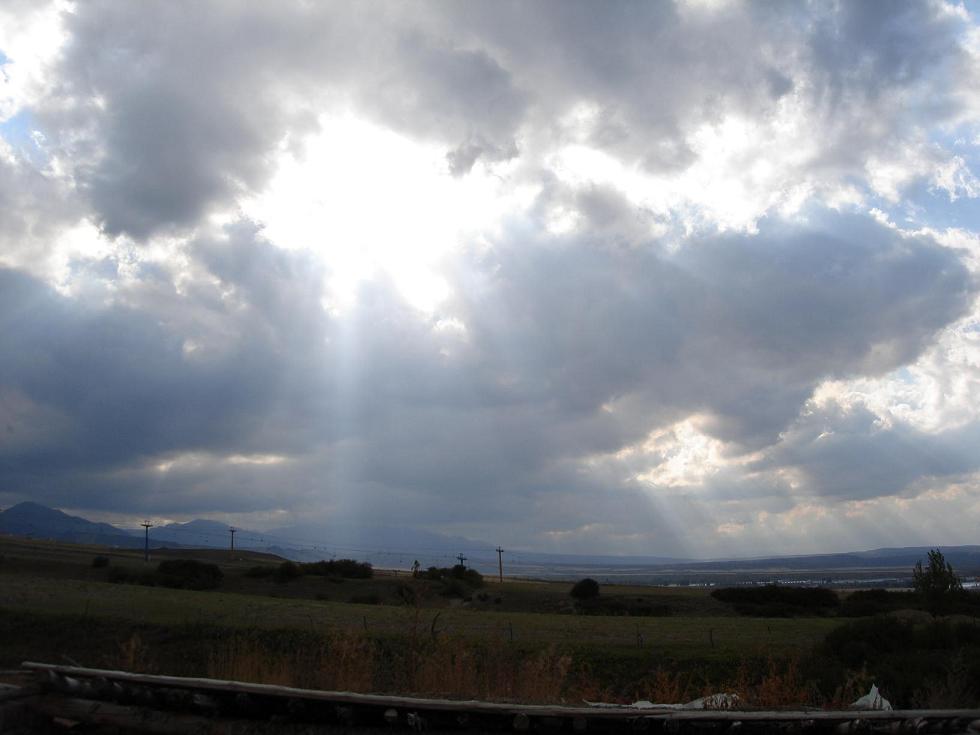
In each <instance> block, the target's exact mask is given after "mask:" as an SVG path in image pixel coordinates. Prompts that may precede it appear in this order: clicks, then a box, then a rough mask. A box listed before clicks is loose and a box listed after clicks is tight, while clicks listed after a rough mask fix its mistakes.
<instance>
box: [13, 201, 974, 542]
mask: <svg viewBox="0 0 980 735" xmlns="http://www.w3.org/2000/svg"><path fill="white" fill-rule="evenodd" d="M814 219H815V220H819V225H814V226H813V227H811V228H810V229H809V230H804V231H798V230H795V229H786V227H785V226H784V225H781V224H779V223H768V224H764V226H763V227H762V229H761V231H760V233H759V234H758V235H754V236H753V235H725V236H716V237H712V238H703V239H701V240H697V241H692V242H690V243H688V244H687V245H686V246H685V248H683V249H682V250H681V251H678V252H673V253H671V252H667V251H661V250H660V249H658V247H657V246H656V245H653V244H651V245H648V246H647V247H644V248H618V247H613V248H606V247H603V246H602V245H601V244H597V243H594V242H590V241H589V240H588V239H587V238H585V237H579V238H564V239H555V238H552V239H548V240H542V241H538V242H534V243H533V247H531V245H532V243H531V242H529V241H528V240H527V239H525V238H524V237H515V238H514V239H511V240H508V241H505V242H501V243H500V244H498V246H496V247H495V248H493V249H491V250H490V251H489V252H484V253H482V254H481V255H479V256H476V255H474V256H472V257H469V256H468V257H465V258H462V259H461V260H459V261H458V263H457V266H456V267H457V269H458V274H457V276H458V277H457V282H459V283H466V284H468V287H467V288H465V289H462V290H461V291H460V293H459V296H458V297H457V298H456V299H455V300H453V301H451V302H450V303H449V304H448V305H447V306H446V307H445V313H444V314H441V315H437V316H435V317H432V318H429V317H424V316H422V315H420V314H419V313H418V312H415V311H413V310H411V309H409V308H407V307H406V305H405V304H404V303H402V302H401V301H400V300H399V299H397V298H395V297H394V296H393V294H394V291H393V289H392V288H390V286H388V285H386V284H385V283H383V282H379V283H375V284H369V285H366V286H364V287H363V288H362V290H361V293H360V296H359V299H358V301H357V303H356V306H355V307H354V308H352V310H351V311H350V312H349V313H346V314H343V315H340V316H337V317H330V316H329V315H328V314H327V313H326V312H325V311H324V310H323V309H322V307H321V306H320V302H319V298H320V294H321V292H322V281H323V278H324V277H325V275H326V274H325V272H323V271H322V270H318V269H317V268H315V267H313V265H312V264H311V263H310V262H309V261H307V260H306V259H305V257H304V256H302V255H299V254H294V253H287V252H285V251H282V250H280V249H279V248H277V247H275V246H273V245H271V244H270V243H268V242H266V241H265V240H264V239H263V238H262V237H261V234H260V233H258V232H257V231H256V229H255V228H254V226H252V225H250V224H248V223H239V224H237V225H233V226H230V227H228V228H226V230H225V232H224V233H223V234H221V235H220V236H215V237H211V238H202V239H199V240H196V241H194V242H193V243H191V244H190V245H189V246H188V252H189V253H191V254H193V257H194V260H193V262H196V263H198V264H201V265H202V266H203V269H202V271H201V272H200V273H198V274H197V275H196V276H194V277H193V278H191V279H190V283H184V285H183V286H182V292H181V293H178V292H177V291H176V290H175V289H174V287H173V286H172V285H170V286H169V288H168V286H167V279H166V278H164V276H162V275H161V274H160V273H156V272H153V273H150V274H148V275H147V277H146V278H145V280H141V281H138V282H137V283H135V284H133V285H130V286H129V287H128V288H127V289H124V290H123V292H122V293H121V294H120V296H119V302H120V303H119V304H117V305H116V306H107V307H105V306H103V307H95V306H91V305H85V304H82V303H78V302H75V301H73V300H71V299H68V298H66V297H63V296H60V295H58V294H57V293H55V292H53V291H52V290H51V289H50V288H48V287H46V286H44V285H43V284H41V283H39V282H37V281H35V280H32V279H30V278H28V277H26V276H23V275H21V274H18V273H16V272H12V271H5V272H3V279H4V287H3V288H2V289H0V294H3V296H2V298H3V299H4V303H3V304H2V307H3V308H2V309H0V313H2V314H4V322H3V332H4V335H5V347H7V348H8V349H5V350H4V352H3V356H2V358H0V385H2V386H3V387H4V393H5V395H6V396H8V402H9V403H11V405H13V406H15V407H16V406H19V407H20V408H18V409H17V410H14V408H8V410H7V414H9V415H10V416H19V417H20V419H19V422H18V420H8V424H9V425H8V427H7V431H8V434H13V435H16V434H17V433H18V432H21V431H24V430H26V428H27V426H28V425H30V424H31V423H32V420H31V417H32V416H36V417H38V419H39V420H41V425H42V426H45V425H49V426H50V431H49V432H47V433H45V434H44V435H43V436H38V435H37V428H36V426H35V427H34V431H35V434H33V435H32V437H33V438H32V441H31V442H30V443H29V445H28V446H24V445H23V444H9V443H8V444H7V445H6V451H3V463H4V475H5V480H6V482H5V490H6V491H7V492H8V493H20V494H24V493H28V492H30V493H31V494H32V495H33V496H34V497H36V498H38V499H42V500H47V501H48V502H54V503H59V502H60V503H62V504H67V501H68V499H69V498H70V499H71V503H73V504H74V505H75V506H76V507H77V506H80V505H83V504H87V505H90V506H92V507H105V506H106V505H108V506H110V507H113V508H119V507H120V506H121V505H126V504H128V505H130V506H131V507H133V508H140V509H142V510H146V509H148V508H161V509H162V508H164V507H167V505H168V503H169V504H171V507H173V504H174V503H176V504H177V505H179V506H180V507H184V508H201V509H207V508H208V507H211V509H212V510H214V509H223V510H226V511H231V510H240V509H257V508H267V509H268V508H274V507H281V504H283V503H284V502H286V503H289V502H291V501H290V500H289V499H290V498H292V499H294V500H295V502H296V503H298V504H301V502H302V501H301V499H302V498H312V497H319V498H321V499H322V500H324V501H326V502H337V503H339V504H340V505H342V506H344V507H346V509H347V512H349V513H355V512H363V511H364V509H365V508H372V509H375V512H376V513H378V514H380V515H382V516H388V515H390V514H391V513H392V510H393V509H395V508H398V509H399V510H398V513H399V514H402V515H404V513H406V512H408V513H410V514H412V515H413V516H414V517H416V518H426V519H427V520H428V521H430V522H448V521H450V520H452V519H453V518H459V517H461V515H460V514H462V513H464V511H465V512H466V513H470V514H472V513H476V514H478V515H479V516H480V517H484V518H499V517H505V518H507V517H512V518H513V519H514V521H515V522H518V521H520V520H521V517H522V516H524V515H526V508H527V507H528V504H529V503H530V504H532V505H533V504H540V505H542V507H550V506H551V505H552V504H553V503H554V502H555V498H558V497H561V498H566V500H565V501H564V502H565V503H566V504H567V502H568V501H567V498H569V497H571V496H575V495H580V496H581V497H582V503H583V504H588V502H589V501H588V500H587V499H588V498H589V497H590V496H591V495H592V494H593V493H594V492H595V488H596V486H597V483H602V482H603V481H604V478H602V477H601V476H598V475H597V477H596V478H591V479H590V477H589V472H588V471H583V469H582V468H581V467H579V468H577V469H576V463H577V462H578V460H579V459H580V458H581V457H583V456H590V455H599V454H602V453H608V452H615V451H617V450H618V449H620V448H622V447H623V446H626V445H629V444H631V443H633V442H636V441H638V440H640V439H642V438H643V437H645V436H646V434H647V433H648V432H649V431H651V430H652V429H654V428H656V427H658V426H663V425H667V424H669V423H671V422H672V421H674V420H676V419H678V418H682V417H684V416H686V415H689V414H691V413H698V414H701V415H703V416H705V417H707V423H706V425H707V428H708V429H709V430H710V431H712V432H713V433H716V434H717V435H719V436H721V437H723V438H724V439H726V440H730V441H732V442H735V444H736V445H739V444H741V445H744V446H756V445H759V444H765V443H769V442H771V441H773V440H774V438H775V436H776V434H777V433H778V432H779V431H781V430H782V429H784V428H785V427H786V426H787V425H789V424H790V423H791V422H792V420H793V418H794V417H795V416H796V415H797V414H798V412H799V410H800V408H801V406H802V405H803V403H804V402H805V401H806V399H807V398H808V397H809V395H810V394H811V392H812V390H813V388H814V387H815V386H816V385H817V384H818V383H819V382H820V381H821V380H823V379H825V378H827V377H832V376H842V375H849V374H867V373H880V372H882V371H886V370H889V369H891V368H893V367H895V366H897V365H900V364H902V363H903V362H905V361H908V360H911V359H914V357H915V356H916V355H917V354H918V352H919V351H920V350H921V349H922V348H923V347H924V345H925V344H927V343H928V341H929V339H930V338H931V336H932V334H933V333H934V332H935V330H937V329H938V328H940V327H942V326H943V325H945V324H946V323H948V322H949V321H951V320H953V319H955V318H956V317H957V316H959V315H960V314H961V313H962V312H963V310H964V309H965V308H966V307H967V305H968V304H969V302H970V299H971V297H972V288H973V284H972V282H971V281H970V279H969V277H968V276H967V274H966V272H965V270H964V269H963V267H962V266H961V265H960V264H959V261H958V260H957V256H956V254H955V253H954V252H953V251H950V250H948V249H945V248H942V247H939V246H938V245H936V244H935V243H934V242H932V241H931V240H929V239H927V238H924V237H920V238H906V237H902V236H901V235H899V234H898V233H896V232H895V231H894V230H891V229H890V228H887V227H885V226H882V225H879V224H877V223H875V222H873V221H869V220H863V219H861V218H858V217H846V216H841V215H836V214H832V213H823V214H821V215H819V217H817V216H815V217H814ZM188 301H190V302H192V306H193V308H189V307H190V306H191V305H189V304H188V303H187V302H188ZM126 303H128V304H129V306H125V305H122V304H126ZM135 305H139V308H136V306H135ZM182 315H184V316H182ZM441 317H453V318H456V319H459V320H461V322H462V323H463V324H464V325H465V334H460V333H458V332H453V331H452V330H449V331H447V330H444V329H441V328H438V327H437V326H436V325H437V324H438V322H439V319H440V318H441ZM0 446H4V445H0ZM268 454H276V455H282V457H283V458H284V459H283V461H281V462H279V463H273V464H268V465H262V464H248V463H247V462H237V463H236V461H235V460H234V457H235V456H236V455H245V456H251V455H268ZM171 461H172V462H173V466H172V467H169V468H167V469H165V470H160V468H159V466H160V465H161V464H162V465H167V463H168V462H171ZM787 461H789V460H787ZM249 471H252V472H251V474H249ZM923 471H924V472H925V471H928V467H924V468H923ZM246 475H248V476H249V477H251V479H250V480H247V481H244V480H243V481H241V482H239V478H243V477H245V476H246ZM85 478H87V479H85ZM605 479H608V476H607V477H606V478H605ZM621 480H622V481H623V482H627V481H628V478H625V479H623V478H621ZM236 484H237V485H238V487H239V490H240V489H241V488H242V487H244V488H250V489H249V490H247V491H245V492H240V491H235V490H234V487H235V486H236ZM627 485H628V482H627ZM627 485H620V488H621V489H623V491H624V492H625V488H626V487H627ZM605 487H606V488H607V489H606V492H614V491H615V488H614V487H609V486H608V485H607V486H605ZM86 488H87V489H86ZM137 488H138V492H136V491H135V490H136V489H137ZM631 492H633V491H631ZM83 494H84V495H85V496H86V497H84V498H83V497H82V496H83ZM352 495H353V496H356V501H355V500H352V499H351V496H352ZM83 500H84V502H83ZM508 500H511V501H513V502H506V501H508ZM651 502H652V501H651ZM405 508H409V509H411V510H409V511H405V510H404V509H405ZM393 520H397V519H393ZM523 522H524V523H532V524H540V525H544V526H546V525H547V524H548V523H549V522H552V521H551V520H549V518H545V517H542V519H540V520H529V519H526V518H525V519H524V520H523ZM540 525H539V530H540Z"/></svg>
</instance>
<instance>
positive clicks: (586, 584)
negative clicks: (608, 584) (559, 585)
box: [568, 577, 599, 600]
mask: <svg viewBox="0 0 980 735" xmlns="http://www.w3.org/2000/svg"><path fill="white" fill-rule="evenodd" d="M568 594H569V595H571V596H572V597H574V598H575V599H576V600H594V599H595V598H597V597H598V596H599V583H598V582H596V581H595V580H594V579H592V578H591V577H586V578H585V579H580V580H579V581H578V582H576V583H575V584H574V585H572V589H571V591H570V592H569V593H568Z"/></svg>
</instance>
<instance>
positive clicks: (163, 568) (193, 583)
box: [156, 559, 225, 590]
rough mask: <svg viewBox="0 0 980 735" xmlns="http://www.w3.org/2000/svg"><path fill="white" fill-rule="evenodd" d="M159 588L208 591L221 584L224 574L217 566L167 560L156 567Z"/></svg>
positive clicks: (188, 560) (192, 561)
mask: <svg viewBox="0 0 980 735" xmlns="http://www.w3.org/2000/svg"><path fill="white" fill-rule="evenodd" d="M156 576H157V582H158V584H160V586H161V587H173V588H176V589H188V590H210V589H214V588H215V587H217V586H218V585H220V584H221V580H222V579H223V578H224V576H225V575H224V574H223V573H222V572H221V570H220V569H219V568H218V565H217V564H209V563H208V562H203V561H197V560H196V559H167V560H165V561H162V562H160V564H159V565H158V566H157V573H156Z"/></svg>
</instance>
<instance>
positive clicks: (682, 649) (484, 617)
mask: <svg viewBox="0 0 980 735" xmlns="http://www.w3.org/2000/svg"><path fill="white" fill-rule="evenodd" d="M0 608H4V609H7V610H12V611H21V612H39V613H59V614H73V615H81V616H88V617H94V618H114V619H119V620H128V621H134V622H143V623H152V624H156V625H177V624H193V623H208V624H221V625H224V626H228V627H232V628H253V627H256V628H265V629H275V628H298V629H303V630H309V631H314V632H321V633H328V632H334V631H336V630H338V629H342V630H360V631H366V632H368V633H369V634H372V635H381V636H399V635H406V634H409V633H411V632H413V630H414V629H416V628H419V629H421V630H424V631H425V632H426V633H431V631H432V630H433V629H434V630H435V631H436V632H437V633H442V634H444V635H453V636H461V637H464V638H468V639H474V640H490V641H508V642H510V641H514V642H518V641H520V642H523V643H530V644H535V645H551V644H570V645H575V646H590V647H603V648H606V647H612V648H645V649H648V650H651V649H652V650H656V651H657V652H659V653H660V654H661V655H663V656H666V657H669V658H672V659H678V660H684V659H689V658H697V659H709V658H716V657H720V658H727V657H731V656H733V655H738V654H740V653H751V654H756V653H758V652H759V651H766V652H772V653H777V654H783V653H787V652H791V651H802V650H804V649H805V648H806V647H808V646H811V645H813V644H814V643H816V642H817V641H818V640H820V639H822V638H823V636H824V635H825V634H826V633H827V632H828V631H829V630H830V629H832V628H833V627H834V626H835V625H836V624H837V621H836V620H833V619H827V618H803V619H765V618H736V617H687V616H685V617H668V618H630V617H621V616H591V615H589V616H586V615H563V614H539V613H519V612H511V613H504V612H489V611H484V610H473V609H467V608H459V607H457V608H447V609H435V610H433V609H425V608H417V607H415V606H400V607H397V606H394V605H392V606H388V605H357V604H350V603H337V602H326V601H317V600H302V599H288V598H287V599H282V598H273V597H265V596H259V595H245V594H235V593H226V592H220V591H202V592H195V591H190V590H172V589H164V588H159V587H141V586H134V585H122V584H109V583H106V582H96V581H81V580H68V579H46V578H37V577H29V576H27V575H23V574H14V575H8V574H0Z"/></svg>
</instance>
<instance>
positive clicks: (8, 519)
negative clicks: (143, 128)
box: [0, 502, 980, 578]
mask: <svg viewBox="0 0 980 735" xmlns="http://www.w3.org/2000/svg"><path fill="white" fill-rule="evenodd" d="M0 533H8V534H15V535H20V536H33V537H34V538H50V539H57V540H61V541H70V542H74V543H86V544H102V545H106V546H120V547H126V548H139V547H142V545H143V532H142V529H140V530H139V531H134V532H130V531H126V530H123V529H120V528H117V527H115V526H112V525H109V524H108V523H93V522H92V521H88V520H86V519H85V518H80V517H78V516H71V515H68V514H66V513H62V512H61V511H59V510H54V509H52V508H48V507H46V506H43V505H40V504H39V503H32V502H26V503H20V504H19V505H15V506H14V507H12V508H8V509H7V510H5V511H2V512H0ZM229 542H230V536H229V532H228V525H227V524H226V523H220V522H218V521H212V520H206V519H197V520H193V521H189V522H188V523H170V524H167V525H165V526H159V527H156V528H151V529H150V546H151V547H153V546H155V547H160V546H171V547H172V546H188V547H199V548H200V547H204V548H222V549H224V548H228V545H229ZM235 548H238V549H250V550H255V551H266V552H270V553H274V554H277V555H279V556H282V557H285V558H289V559H294V560H296V561H314V560H317V559H325V558H331V557H332V558H344V557H349V558H353V559H358V560H359V561H368V562H371V563H372V564H374V565H375V566H378V567H390V568H401V569H407V568H409V567H411V565H412V562H413V561H415V560H416V559H417V560H418V561H419V562H420V563H421V564H422V566H423V567H425V566H448V565H451V564H454V563H456V555H457V554H462V555H464V556H465V557H466V560H467V565H469V566H473V567H475V568H477V569H479V570H481V571H483V572H485V573H494V572H496V569H497V554H496V549H495V547H494V546H493V545H491V544H489V543H487V542H485V541H475V540H473V539H467V538H463V537H461V536H448V535H444V534H440V533H435V532H432V531H424V530H418V529H412V528H402V527H391V526H373V525H359V524H358V525H355V524H332V525H320V524H302V525H295V526H288V527H284V528H277V529H273V530H270V531H252V530H249V529H237V530H236V533H235ZM930 548H932V547H928V546H911V547H900V548H882V549H871V550H868V551H855V552H846V553H836V554H812V555H806V556H771V557H763V558H751V559H745V558H742V559H718V560H711V561H705V560H697V559H676V558H669V557H657V556H602V555H590V554H557V553H545V552H529V551H520V550H516V549H508V550H506V551H505V552H504V568H505V570H506V571H507V573H509V574H516V575H521V576H531V577H541V578H549V577H550V578H566V577H567V578H573V577H575V576H586V575H588V574H591V573H593V571H595V570H599V569H602V570H606V571H608V572H610V573H613V574H615V575H617V576H620V577H623V576H625V577H631V576H632V577H637V578H639V577H641V576H643V575H644V574H654V575H657V576H663V575H664V574H665V573H668V572H678V573H688V572H690V573H707V574H711V573H716V572H723V573H724V572H768V571H785V572H811V573H813V572H820V571H822V570H827V571H830V570H858V569H865V570H875V569H904V570H908V572H909V574H911V569H912V567H913V566H914V565H915V563H916V562H917V561H919V560H925V559H926V558H927V555H928V552H929V550H930ZM939 548H940V549H941V550H942V552H943V554H944V555H945V557H946V560H947V561H949V562H950V563H951V564H952V565H953V567H954V568H955V569H956V570H957V571H958V572H960V573H961V574H976V573H978V572H980V546H942V547H939ZM613 570H615V571H613Z"/></svg>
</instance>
